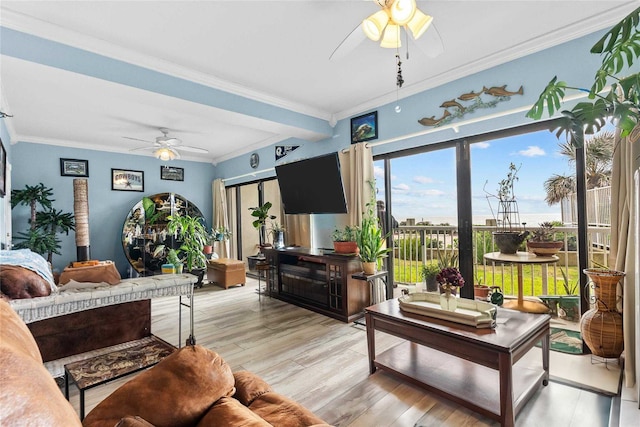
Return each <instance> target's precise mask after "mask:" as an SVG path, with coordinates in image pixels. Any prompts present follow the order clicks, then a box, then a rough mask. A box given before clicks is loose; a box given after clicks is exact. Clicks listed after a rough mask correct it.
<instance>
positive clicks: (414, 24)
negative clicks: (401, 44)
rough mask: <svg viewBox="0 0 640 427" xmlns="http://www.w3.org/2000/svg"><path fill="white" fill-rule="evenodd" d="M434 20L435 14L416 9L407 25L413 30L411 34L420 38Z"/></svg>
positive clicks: (415, 37)
mask: <svg viewBox="0 0 640 427" xmlns="http://www.w3.org/2000/svg"><path fill="white" fill-rule="evenodd" d="M431 22H433V16H431V15H426V14H424V13H422V11H420V10H419V9H416V12H415V13H414V14H413V17H412V18H411V20H410V21H409V23H408V24H407V27H409V29H410V30H411V34H413V38H414V39H416V40H418V38H419V37H420V36H421V35H423V34H424V32H425V31H427V29H428V28H429V26H430V25H431Z"/></svg>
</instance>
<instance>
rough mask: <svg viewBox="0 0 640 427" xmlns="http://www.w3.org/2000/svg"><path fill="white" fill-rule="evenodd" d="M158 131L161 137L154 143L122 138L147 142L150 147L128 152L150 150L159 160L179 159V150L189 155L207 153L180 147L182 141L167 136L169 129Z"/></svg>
mask: <svg viewBox="0 0 640 427" xmlns="http://www.w3.org/2000/svg"><path fill="white" fill-rule="evenodd" d="M159 130H160V132H162V136H158V137H156V140H155V141H147V140H145V139H140V138H132V137H130V136H123V138H126V139H131V140H134V141H142V142H148V143H150V144H152V145H151V146H143V147H137V148H132V149H130V150H129V151H139V150H151V151H153V155H154V156H155V157H156V158H158V159H160V160H174V159H179V158H180V152H179V151H178V149H180V150H181V151H188V152H191V153H200V154H206V153H208V152H209V151H208V150H205V149H204V148H198V147H190V146H188V145H182V140H180V139H179V138H175V137H172V136H169V129H166V128H160V129H159Z"/></svg>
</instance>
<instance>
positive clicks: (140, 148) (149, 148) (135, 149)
mask: <svg viewBox="0 0 640 427" xmlns="http://www.w3.org/2000/svg"><path fill="white" fill-rule="evenodd" d="M155 149H156V147H154V146H146V147H136V148H130V149H129V151H140V150H155Z"/></svg>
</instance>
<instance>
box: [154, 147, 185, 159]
mask: <svg viewBox="0 0 640 427" xmlns="http://www.w3.org/2000/svg"><path fill="white" fill-rule="evenodd" d="M153 155H154V156H155V157H156V158H157V159H160V160H163V161H169V160H175V159H179V158H180V155H179V154H178V152H177V151H175V150H174V149H172V148H169V147H160V148H158V149H157V150H156V151H154V152H153Z"/></svg>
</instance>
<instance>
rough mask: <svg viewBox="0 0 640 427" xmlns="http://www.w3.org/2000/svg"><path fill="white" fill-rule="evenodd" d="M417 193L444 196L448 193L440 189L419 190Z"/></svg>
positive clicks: (419, 194)
mask: <svg viewBox="0 0 640 427" xmlns="http://www.w3.org/2000/svg"><path fill="white" fill-rule="evenodd" d="M415 194H417V195H418V196H443V195H445V194H446V193H445V192H444V191H440V190H421V191H417V192H416V193H415Z"/></svg>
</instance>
